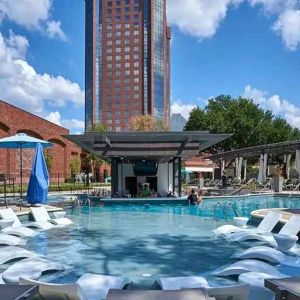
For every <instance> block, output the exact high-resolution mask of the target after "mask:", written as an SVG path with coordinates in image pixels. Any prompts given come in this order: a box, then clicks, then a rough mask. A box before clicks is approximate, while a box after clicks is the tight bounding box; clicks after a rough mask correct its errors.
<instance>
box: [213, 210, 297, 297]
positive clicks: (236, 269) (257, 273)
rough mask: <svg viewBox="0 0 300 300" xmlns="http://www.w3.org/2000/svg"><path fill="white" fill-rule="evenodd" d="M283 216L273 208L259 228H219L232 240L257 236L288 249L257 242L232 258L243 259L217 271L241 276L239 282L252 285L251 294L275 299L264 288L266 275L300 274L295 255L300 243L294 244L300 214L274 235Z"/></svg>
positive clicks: (227, 274) (285, 275)
mask: <svg viewBox="0 0 300 300" xmlns="http://www.w3.org/2000/svg"><path fill="white" fill-rule="evenodd" d="M281 218H282V214H281V213H279V212H269V213H268V214H267V215H266V216H265V217H264V219H263V220H262V221H261V223H260V224H259V225H258V227H257V228H253V229H252V228H251V229H248V228H239V227H236V226H232V225H225V226H221V227H219V228H217V229H216V230H215V233H216V234H222V235H224V236H225V237H226V238H227V240H228V241H230V242H243V241H247V240H254V241H259V242H264V243H268V244H269V245H270V246H274V247H276V246H280V247H281V248H282V249H284V250H285V251H286V253H283V252H281V251H280V250H279V249H275V248H271V247H269V246H254V247H251V248H249V249H246V250H243V251H238V252H236V253H234V254H233V256H232V258H234V259H238V260H240V261H237V262H235V263H233V264H231V265H227V266H224V267H221V268H220V269H218V270H216V271H214V272H213V275H215V276H222V277H225V276H231V277H232V276H238V280H239V282H242V283H247V284H249V285H250V297H251V298H257V299H260V298H259V297H257V295H260V297H263V298H261V299H266V300H268V299H272V300H273V299H274V294H272V293H271V292H270V291H268V290H266V289H265V288H264V281H265V279H270V278H287V277H289V276H299V275H300V257H299V256H297V255H295V253H296V252H298V253H299V247H297V246H294V243H295V242H296V241H297V240H298V237H297V235H298V233H299V231H300V215H293V216H292V217H291V218H290V219H289V220H288V221H287V222H286V223H285V225H284V226H283V227H282V228H281V230H280V231H279V233H278V234H277V235H274V234H272V230H273V229H274V227H275V226H276V224H277V223H278V222H279V221H280V219H281ZM278 238H280V239H283V241H284V242H283V243H282V244H281V243H280V244H279V245H278V244H277V242H276V240H278ZM292 246H293V247H292ZM291 247H292V248H291ZM269 263H272V264H275V265H270V264H269ZM262 295H263V296H262Z"/></svg>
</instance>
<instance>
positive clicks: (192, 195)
mask: <svg viewBox="0 0 300 300" xmlns="http://www.w3.org/2000/svg"><path fill="white" fill-rule="evenodd" d="M188 200H189V204H190V205H196V204H198V196H197V194H196V193H195V190H194V189H192V190H191V193H190V195H189V196H188Z"/></svg>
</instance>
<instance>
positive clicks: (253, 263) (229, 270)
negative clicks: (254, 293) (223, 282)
mask: <svg viewBox="0 0 300 300" xmlns="http://www.w3.org/2000/svg"><path fill="white" fill-rule="evenodd" d="M246 272H259V273H266V274H270V275H272V276H276V277H278V278H281V277H287V275H284V274H282V273H281V272H280V271H279V270H278V269H277V267H276V266H271V265H269V264H267V263H265V262H262V261H260V260H255V259H245V260H242V261H238V262H236V263H234V264H231V265H229V266H227V267H225V268H224V267H223V268H221V269H220V270H216V271H214V272H212V275H214V276H221V277H226V276H236V275H240V274H243V273H246Z"/></svg>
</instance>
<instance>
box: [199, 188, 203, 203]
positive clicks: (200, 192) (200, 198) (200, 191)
mask: <svg viewBox="0 0 300 300" xmlns="http://www.w3.org/2000/svg"><path fill="white" fill-rule="evenodd" d="M202 202H203V192H202V190H198V204H201V203H202Z"/></svg>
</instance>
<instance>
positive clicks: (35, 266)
mask: <svg viewBox="0 0 300 300" xmlns="http://www.w3.org/2000/svg"><path fill="white" fill-rule="evenodd" d="M62 270H64V267H63V266H62V265H61V264H59V263H56V262H52V261H49V260H47V259H44V258H40V257H31V258H26V259H23V260H21V261H18V262H16V263H15V264H13V265H12V266H10V267H9V268H8V269H6V270H5V271H4V272H3V273H2V274H1V278H2V280H3V282H5V283H18V282H19V277H26V278H30V279H39V278H40V277H41V276H42V275H43V272H46V271H47V272H49V271H62Z"/></svg>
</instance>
